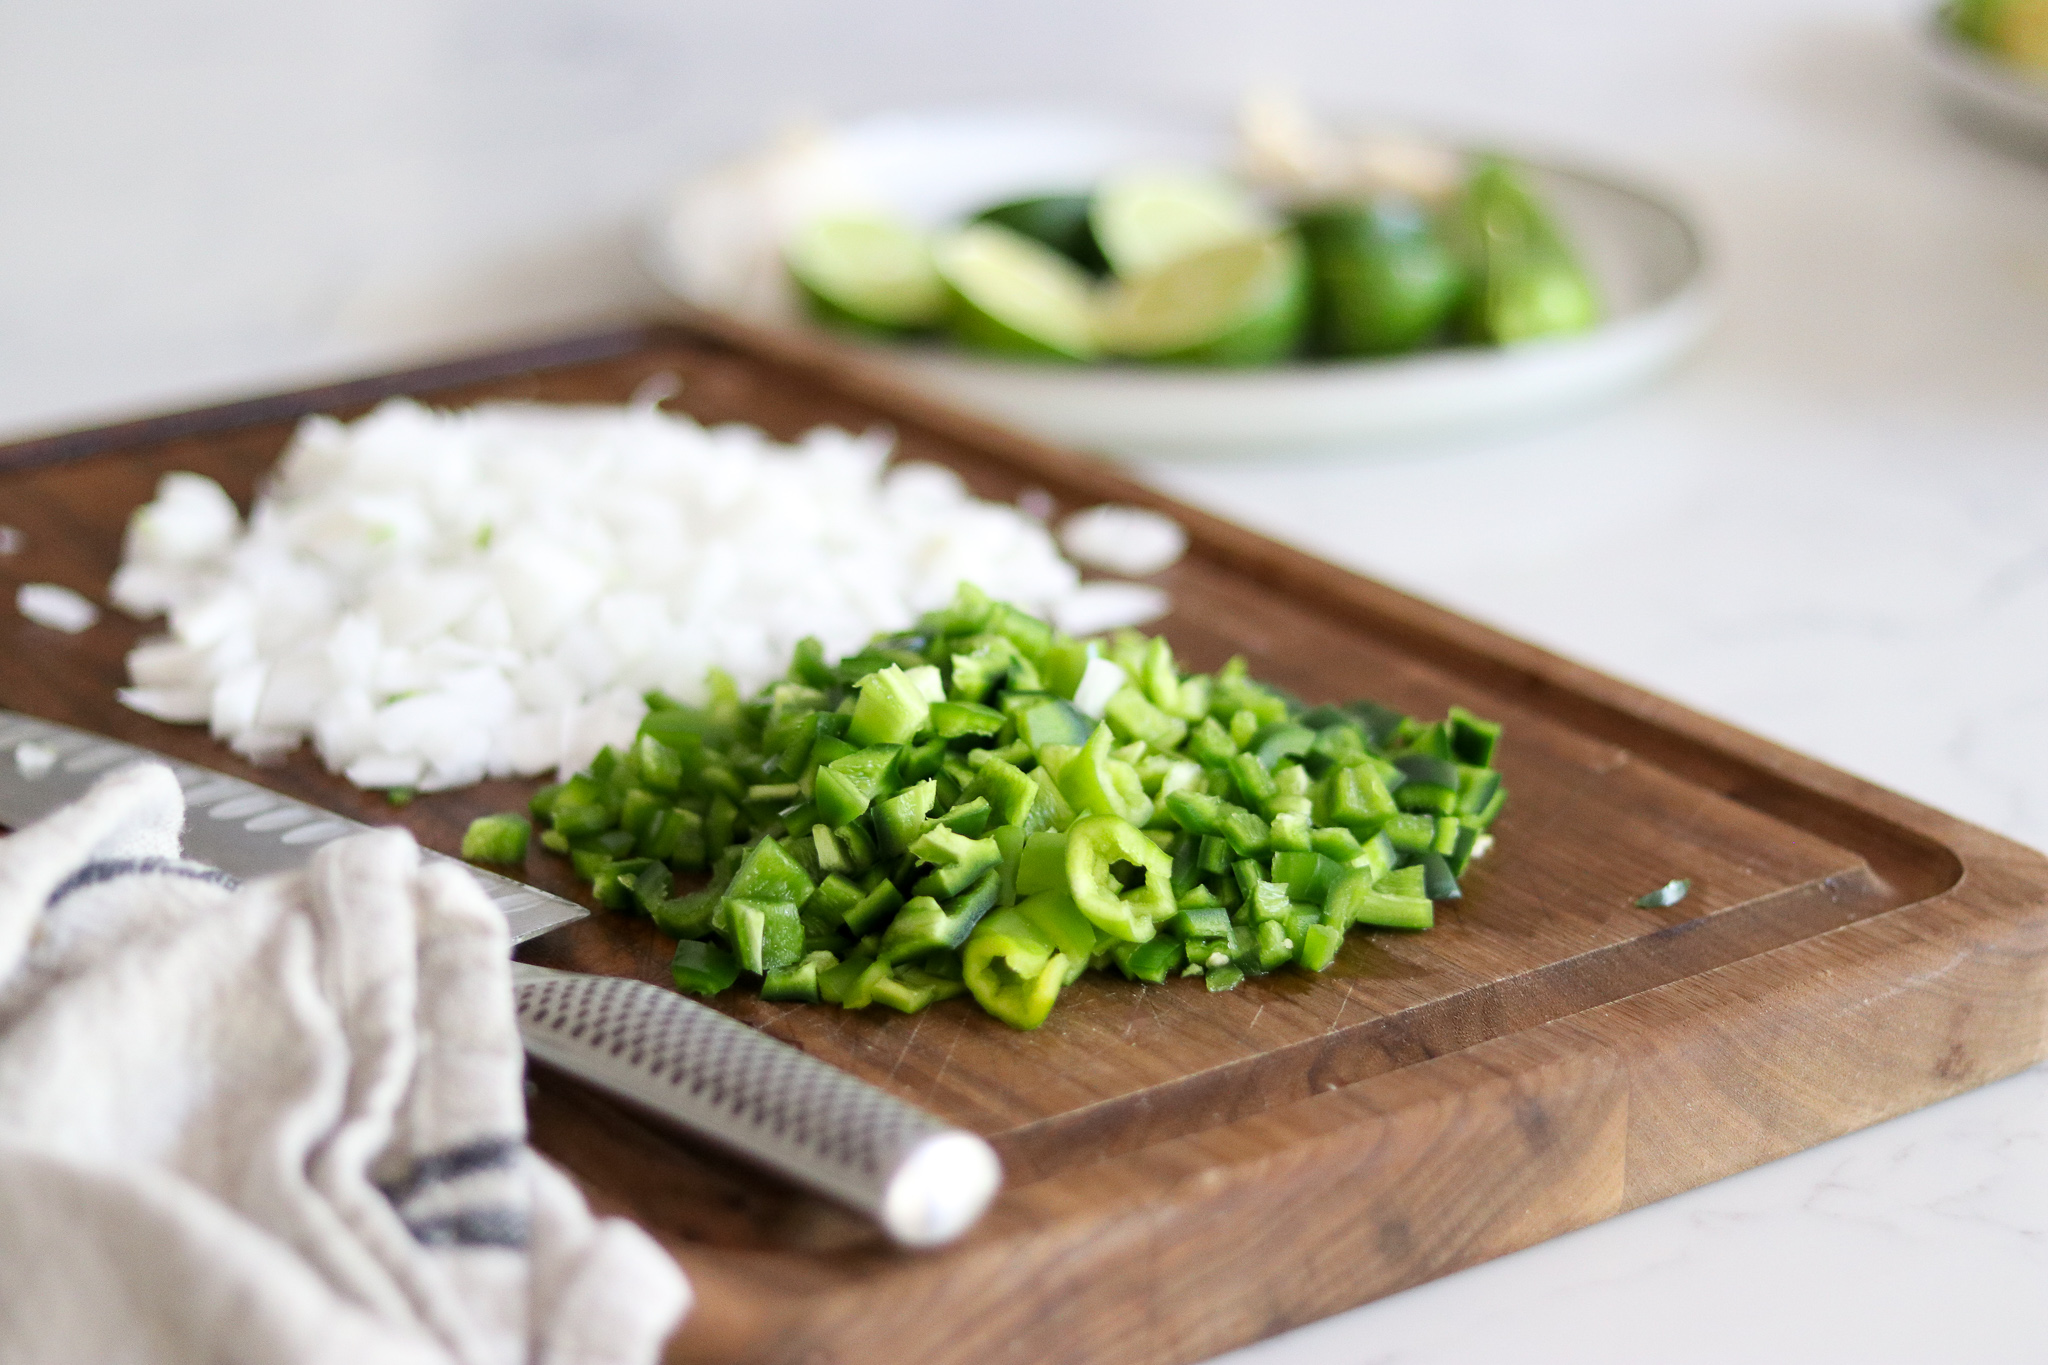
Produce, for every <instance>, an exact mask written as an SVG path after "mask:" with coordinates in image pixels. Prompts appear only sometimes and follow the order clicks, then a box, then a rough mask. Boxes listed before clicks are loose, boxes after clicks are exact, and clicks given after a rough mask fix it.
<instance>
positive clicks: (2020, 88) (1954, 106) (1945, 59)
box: [1920, 13, 2048, 156]
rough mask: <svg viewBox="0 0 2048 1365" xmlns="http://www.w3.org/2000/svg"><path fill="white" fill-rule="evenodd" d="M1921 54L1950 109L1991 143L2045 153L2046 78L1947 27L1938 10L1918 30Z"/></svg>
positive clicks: (2047, 151) (2047, 147) (2047, 120)
mask: <svg viewBox="0 0 2048 1365" xmlns="http://www.w3.org/2000/svg"><path fill="white" fill-rule="evenodd" d="M1920 55H1921V56H1922V57H1923V58H1924V59H1925V60H1926V63H1927V71H1928V74H1929V76H1931V77H1932V79H1933V81H1934V90H1935V95H1936V97H1937V98H1939V99H1940V101H1941V103H1942V105H1943V106H1944V107H1945V108H1946V109H1947V110H1948V112H1949V114H1950V115H1951V116H1952V117H1953V118H1954V119H1955V120H1956V122H1958V123H1960V124H1962V125H1963V126H1964V127H1965V128H1968V129H1969V130H1970V131H1971V132H1974V133H1977V134H1980V135H1982V136H1984V137H1987V138H1989V139H1991V140H1992V141H1994V142H1998V143H2001V144H2003V145H2005V146H2007V147H2011V148H2014V149H2016V150H2019V151H2024V152H2029V153H2031V154H2033V155H2035V156H2048V80H2039V79H2032V78H2029V77H2028V76H2025V75H2023V74H2021V73H2020V72H2018V71H2016V70H2014V69H2013V68H2012V67H2010V66H2008V65H2006V64H2005V63H2003V62H2001V61H1999V60H1998V59H1997V58H1995V57H1993V56H1991V55H1990V54H1989V53H1986V52H1984V51H1982V50H1980V49H1978V48H1976V47H1974V46H1972V45H1971V44H1969V43H1967V42H1964V41H1963V40H1962V39H1960V38H1958V37H1956V36H1955V34H1953V33H1951V32H1949V30H1948V25H1947V24H1945V23H1943V22H1942V21H1941V17H1940V15H1939V13H1937V14H1935V15H1934V16H1933V17H1931V18H1930V19H1929V20H1928V21H1927V22H1926V23H1925V24H1923V25H1922V26H1921V29H1920Z"/></svg>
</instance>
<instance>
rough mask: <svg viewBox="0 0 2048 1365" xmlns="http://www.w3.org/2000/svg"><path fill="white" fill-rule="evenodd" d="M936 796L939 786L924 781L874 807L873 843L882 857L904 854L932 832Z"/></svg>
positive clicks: (929, 781) (933, 782)
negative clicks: (884, 855) (924, 834)
mask: <svg viewBox="0 0 2048 1365" xmlns="http://www.w3.org/2000/svg"><path fill="white" fill-rule="evenodd" d="M938 795H939V784H938V783H937V782H935V781H933V780H932V779H931V778H926V779H925V780H924V781H922V782H919V783H918V784H917V785H916V786H914V787H906V788H905V789H904V790H902V791H900V792H898V793H896V794H895V795H894V796H891V797H888V798H886V799H885V800H882V801H878V802H876V803H875V843H876V844H877V845H878V846H879V847H880V849H881V851H882V852H883V853H886V854H890V855H895V854H899V853H903V852H905V851H906V850H908V849H909V847H910V846H911V845H912V844H913V843H915V842H916V841H917V840H918V838H919V837H920V836H921V835H922V834H923V833H924V832H925V831H926V830H927V829H929V828H931V825H932V820H931V809H932V803H933V802H934V801H936V800H938Z"/></svg>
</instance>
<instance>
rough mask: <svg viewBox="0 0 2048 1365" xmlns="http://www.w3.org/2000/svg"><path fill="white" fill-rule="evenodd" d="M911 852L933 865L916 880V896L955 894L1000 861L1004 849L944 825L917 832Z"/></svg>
mask: <svg viewBox="0 0 2048 1365" xmlns="http://www.w3.org/2000/svg"><path fill="white" fill-rule="evenodd" d="M910 854H911V856H912V857H914V858H918V859H921V860H922V861H924V862H927V863H930V864H932V868H933V870H932V872H930V873H929V874H928V875H927V876H926V877H925V878H924V879H923V880H922V881H920V882H918V884H917V887H916V892H917V894H919V895H944V896H957V895H959V894H960V893H961V892H962V891H964V890H966V889H967V886H968V885H969V883H971V882H974V881H975V880H977V879H979V878H980V876H981V875H982V874H983V873H984V872H988V871H990V870H992V869H993V868H994V867H995V866H996V864H998V863H1000V862H1002V860H1003V851H1002V849H1001V848H1000V847H998V846H997V844H996V841H995V840H993V839H970V838H968V837H967V836H966V835H964V834H957V833H955V832H954V831H952V830H950V829H947V828H946V827H945V826H943V825H939V826H936V827H934V828H932V829H928V830H926V831H925V832H924V833H923V834H921V835H919V836H918V838H917V840H916V842H915V843H913V844H911V846H910ZM927 883H930V885H929V886H928V885H927Z"/></svg>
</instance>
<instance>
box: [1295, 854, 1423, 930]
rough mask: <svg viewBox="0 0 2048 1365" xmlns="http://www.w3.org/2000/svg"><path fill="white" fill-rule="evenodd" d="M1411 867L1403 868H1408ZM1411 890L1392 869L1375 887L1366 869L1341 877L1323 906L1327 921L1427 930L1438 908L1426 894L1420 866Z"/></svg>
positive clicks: (1338, 926) (1341, 924) (1340, 926)
mask: <svg viewBox="0 0 2048 1365" xmlns="http://www.w3.org/2000/svg"><path fill="white" fill-rule="evenodd" d="M1407 870H1409V869H1402V871H1407ZM1413 870H1414V871H1415V872H1416V873H1417V874H1418V876H1417V877H1416V879H1415V882H1414V888H1413V891H1412V892H1411V891H1410V890H1409V888H1408V886H1407V884H1406V883H1405V881H1404V882H1402V883H1399V884H1397V883H1396V878H1398V877H1399V876H1400V873H1399V872H1390V873H1388V874H1387V875H1386V876H1384V877H1382V878H1381V879H1380V883H1381V885H1380V886H1377V887H1376V886H1375V885H1374V884H1373V882H1372V881H1371V879H1370V877H1369V874H1368V873H1367V872H1365V871H1364V870H1359V871H1354V872H1347V873H1345V874H1344V875H1343V876H1342V877H1339V878H1338V879H1337V883H1336V885H1335V886H1332V887H1331V888H1330V894H1329V897H1328V899H1327V900H1325V902H1324V905H1323V922H1324V923H1325V924H1328V925H1330V926H1331V927H1332V928H1335V929H1339V930H1341V929H1343V928H1346V927H1348V926H1350V925H1352V924H1374V925H1379V926H1380V927H1382V928H1387V929H1427V928H1429V927H1430V926H1431V925H1433V924H1435V923H1436V907H1435V906H1433V905H1431V904H1430V902H1429V898H1428V897H1426V896H1424V895H1423V894H1422V885H1421V879H1420V875H1419V874H1420V872H1421V869H1420V868H1416V869H1413Z"/></svg>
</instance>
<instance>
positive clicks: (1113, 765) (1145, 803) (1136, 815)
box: [1059, 725, 1152, 826]
mask: <svg viewBox="0 0 2048 1365" xmlns="http://www.w3.org/2000/svg"><path fill="white" fill-rule="evenodd" d="M1112 740H1113V735H1112V732H1111V730H1110V728H1109V727H1108V726H1107V725H1098V726H1096V727H1095V733H1094V734H1092V735H1090V736H1089V737H1088V742H1087V743H1086V744H1085V745H1083V746H1082V747H1081V752H1080V753H1078V754H1075V755H1074V756H1073V758H1071V759H1069V760H1068V761H1067V765H1066V766H1065V767H1064V768H1062V769H1061V770H1060V776H1059V782H1060V790H1061V791H1062V792H1063V793H1065V795H1066V798H1067V800H1068V801H1069V802H1071V803H1072V805H1073V807H1074V809H1075V810H1076V811H1077V812H1081V813H1084V814H1091V815H1111V816H1115V817H1116V818H1118V819H1120V820H1124V821H1128V822H1129V823H1130V824H1133V825H1138V826H1143V825H1145V824H1146V823H1148V822H1149V821H1150V820H1151V819H1152V798H1151V797H1149V796H1147V795H1146V794H1145V784H1144V783H1143V782H1142V781H1141V780H1140V779H1139V777H1138V771H1137V769H1135V768H1133V767H1132V766H1131V765H1130V764H1128V763H1126V762H1124V761H1123V760H1122V759H1120V758H1115V757H1113V756H1112V755H1111V749H1112V747H1113V744H1112Z"/></svg>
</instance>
